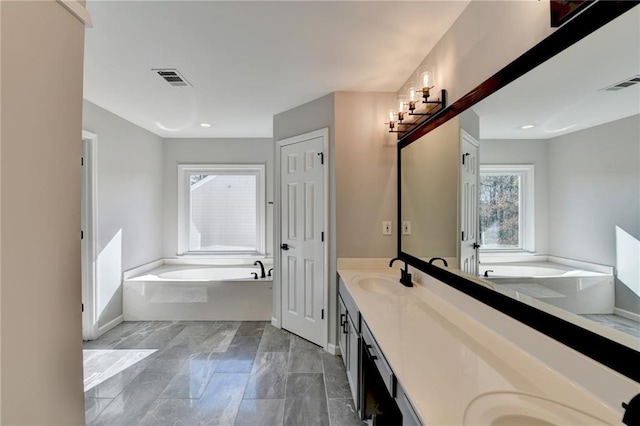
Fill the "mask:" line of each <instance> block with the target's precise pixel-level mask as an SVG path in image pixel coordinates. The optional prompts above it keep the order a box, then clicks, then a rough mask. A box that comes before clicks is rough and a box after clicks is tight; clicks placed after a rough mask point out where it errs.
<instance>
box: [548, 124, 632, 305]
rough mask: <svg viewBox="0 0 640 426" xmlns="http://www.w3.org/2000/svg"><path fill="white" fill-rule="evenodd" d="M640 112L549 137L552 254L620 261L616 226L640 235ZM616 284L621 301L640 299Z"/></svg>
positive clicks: (587, 259)
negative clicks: (570, 132)
mask: <svg viewBox="0 0 640 426" xmlns="http://www.w3.org/2000/svg"><path fill="white" fill-rule="evenodd" d="M639 141H640V116H639V115H636V116H633V117H629V118H625V119H622V120H618V121H614V122H611V123H607V124H603V125H600V126H596V127H592V128H590V129H586V130H582V131H579V132H575V133H572V134H569V135H565V136H560V137H557V138H554V139H551V140H549V182H550V183H552V184H551V185H550V192H549V209H550V210H549V211H550V221H549V234H550V235H551V240H550V245H549V254H552V255H555V256H561V257H568V258H571V259H579V260H584V261H587V262H595V263H601V264H605V265H611V266H615V265H616V246H615V227H616V226H619V227H621V228H622V229H624V230H625V231H626V232H628V233H629V234H631V235H632V236H633V237H635V238H636V239H640V142H639ZM634 296H635V295H634V294H633V293H632V292H630V291H629V290H628V289H626V288H625V287H624V286H622V284H620V283H617V285H616V307H618V308H622V309H625V310H628V311H631V312H635V313H638V314H640V299H639V298H638V297H637V296H635V297H634Z"/></svg>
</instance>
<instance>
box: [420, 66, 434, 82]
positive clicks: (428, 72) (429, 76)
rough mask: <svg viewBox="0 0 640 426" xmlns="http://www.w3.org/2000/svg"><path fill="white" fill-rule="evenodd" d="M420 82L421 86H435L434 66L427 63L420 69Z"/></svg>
mask: <svg viewBox="0 0 640 426" xmlns="http://www.w3.org/2000/svg"><path fill="white" fill-rule="evenodd" d="M418 84H419V85H420V87H421V88H432V87H433V86H435V78H434V74H433V67H432V66H430V65H425V66H422V67H420V68H419V69H418Z"/></svg>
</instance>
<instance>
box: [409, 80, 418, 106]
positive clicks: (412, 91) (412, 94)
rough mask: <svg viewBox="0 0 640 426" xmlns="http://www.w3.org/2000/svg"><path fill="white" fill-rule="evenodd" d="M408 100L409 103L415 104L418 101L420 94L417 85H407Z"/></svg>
mask: <svg viewBox="0 0 640 426" xmlns="http://www.w3.org/2000/svg"><path fill="white" fill-rule="evenodd" d="M407 98H408V100H409V102H415V101H416V100H417V99H418V94H417V90H416V87H415V85H413V84H407Z"/></svg>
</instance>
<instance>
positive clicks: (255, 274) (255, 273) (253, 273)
mask: <svg viewBox="0 0 640 426" xmlns="http://www.w3.org/2000/svg"><path fill="white" fill-rule="evenodd" d="M251 275H253V279H254V280H257V279H258V273H257V272H252V273H251Z"/></svg>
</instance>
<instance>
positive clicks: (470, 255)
mask: <svg viewBox="0 0 640 426" xmlns="http://www.w3.org/2000/svg"><path fill="white" fill-rule="evenodd" d="M460 146H461V152H462V158H461V161H462V165H461V168H460V170H461V177H460V183H461V185H462V187H461V188H460V197H461V200H460V230H461V235H460V270H462V271H463V272H466V273H468V274H471V275H478V226H479V221H478V189H479V188H478V184H479V183H478V182H479V174H480V165H479V160H478V147H479V143H478V141H477V140H475V139H474V138H473V137H472V136H471V135H469V134H468V133H467V132H465V131H464V130H461V131H460Z"/></svg>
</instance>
